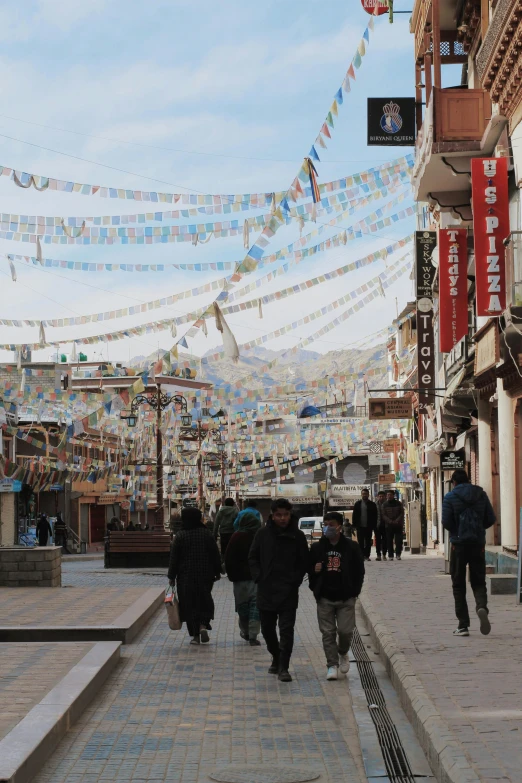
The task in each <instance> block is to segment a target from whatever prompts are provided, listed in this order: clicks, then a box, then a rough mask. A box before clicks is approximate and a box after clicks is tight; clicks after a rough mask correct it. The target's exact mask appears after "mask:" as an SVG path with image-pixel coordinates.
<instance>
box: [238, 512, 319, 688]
mask: <svg viewBox="0 0 522 783" xmlns="http://www.w3.org/2000/svg"><path fill="white" fill-rule="evenodd" d="M248 562H249V565H250V573H251V574H252V579H253V580H254V582H255V583H256V584H257V607H258V609H259V616H260V620H261V633H262V634H263V636H264V638H265V641H266V646H267V648H268V652H269V653H270V654H271V656H272V665H271V666H270V668H269V670H268V671H269V673H270V674H278V675H279V679H280V680H281V682H291V681H292V677H291V676H290V674H289V672H288V666H289V664H290V656H291V655H292V649H293V646H294V626H295V617H296V613H297V605H298V603H299V586H300V585H301V583H302V581H303V577H304V575H305V574H306V569H307V564H308V544H307V542H306V536H305V534H304V533H303V532H302V531H301V530H299V528H298V523H297V519H295V517H293V516H292V504H291V503H290V502H289V501H288V500H286V499H284V498H280V499H278V500H275V501H274V502H273V503H272V514H271V516H270V517H269V518H268V521H267V523H266V527H264V528H262V529H261V530H259V531H258V532H257V533H256V537H255V538H254V541H253V543H252V547H251V549H250V553H249V556H248ZM278 623H279V639H278V638H277V631H276V626H277V624H278Z"/></svg>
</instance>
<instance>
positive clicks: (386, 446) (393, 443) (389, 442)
mask: <svg viewBox="0 0 522 783" xmlns="http://www.w3.org/2000/svg"><path fill="white" fill-rule="evenodd" d="M398 448H399V438H386V440H383V442H382V450H383V451H384V452H385V453H386V454H393V453H394V452H395V451H396V450H397V449H398Z"/></svg>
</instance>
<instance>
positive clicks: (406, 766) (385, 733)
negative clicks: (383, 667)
mask: <svg viewBox="0 0 522 783" xmlns="http://www.w3.org/2000/svg"><path fill="white" fill-rule="evenodd" d="M352 653H353V656H354V658H355V661H356V663H357V669H358V671H359V676H360V678H361V683H362V686H363V689H364V694H365V696H366V701H367V702H368V708H369V711H370V715H371V718H372V720H373V723H374V726H375V729H376V731H377V736H378V738H379V744H380V746H381V751H382V755H383V758H384V763H385V765H386V771H387V773H388V777H389V778H390V780H391V781H400V783H403V781H407V783H415V776H414V774H413V771H412V768H411V766H410V762H409V761H408V757H407V755H406V751H405V750H404V747H403V745H402V742H401V738H400V737H399V734H398V732H397V729H396V728H395V724H394V723H393V721H392V719H391V717H390V714H389V712H388V708H387V707H386V701H385V699H384V695H383V693H382V691H381V689H380V687H379V683H378V681H377V677H376V676H375V672H374V671H373V665H372V662H371V660H370V658H369V656H368V653H367V652H366V648H365V646H364V643H363V641H362V639H361V637H360V634H359V632H358V630H357V629H355V632H354V635H353V639H352Z"/></svg>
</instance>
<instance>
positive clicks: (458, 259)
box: [439, 226, 468, 353]
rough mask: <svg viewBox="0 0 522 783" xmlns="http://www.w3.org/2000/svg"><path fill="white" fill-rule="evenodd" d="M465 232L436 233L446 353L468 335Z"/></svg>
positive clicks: (442, 339)
mask: <svg viewBox="0 0 522 783" xmlns="http://www.w3.org/2000/svg"><path fill="white" fill-rule="evenodd" d="M467 271H468V231H467V229H466V228H457V227H456V226H452V227H451V228H440V229H439V313H440V316H439V337H440V350H441V353H449V352H450V351H451V349H452V348H453V347H454V346H455V345H456V344H457V343H458V342H459V340H461V339H462V338H463V337H464V335H465V334H466V333H467V331H468V275H467Z"/></svg>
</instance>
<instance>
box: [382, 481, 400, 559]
mask: <svg viewBox="0 0 522 783" xmlns="http://www.w3.org/2000/svg"><path fill="white" fill-rule="evenodd" d="M383 522H384V529H385V531H386V541H387V543H388V559H389V560H393V556H394V554H395V555H396V556H397V560H400V559H401V555H402V540H403V538H404V506H403V505H402V503H401V501H400V500H397V499H396V497H395V492H394V491H393V489H389V490H388V491H387V492H386V500H385V501H384V503H383V504H382V506H381V524H382V523H383ZM394 545H395V551H394Z"/></svg>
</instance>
